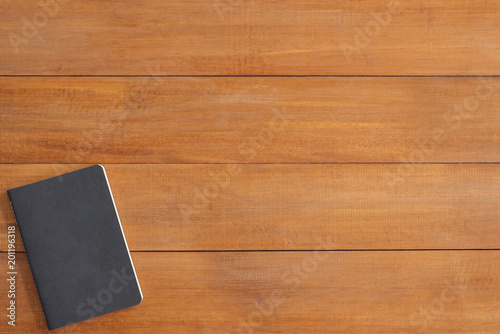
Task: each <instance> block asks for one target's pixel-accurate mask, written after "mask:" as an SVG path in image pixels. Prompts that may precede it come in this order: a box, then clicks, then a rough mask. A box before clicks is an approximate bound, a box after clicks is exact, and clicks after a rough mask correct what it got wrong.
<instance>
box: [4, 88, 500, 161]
mask: <svg viewBox="0 0 500 334" xmlns="http://www.w3.org/2000/svg"><path fill="white" fill-rule="evenodd" d="M0 87H1V88H0V105H1V106H2V112H1V113H0V152H1V153H2V154H0V162H1V163H184V162H187V163H213V162H215V163H219V162H238V163H292V162H293V163H302V162H304V163H315V162H321V163H327V162H328V163H331V162H398V163H399V162H411V163H414V162H500V145H499V136H498V133H499V132H500V113H498V112H497V110H498V108H499V107H500V95H499V94H498V92H499V91H500V78H0Z"/></svg>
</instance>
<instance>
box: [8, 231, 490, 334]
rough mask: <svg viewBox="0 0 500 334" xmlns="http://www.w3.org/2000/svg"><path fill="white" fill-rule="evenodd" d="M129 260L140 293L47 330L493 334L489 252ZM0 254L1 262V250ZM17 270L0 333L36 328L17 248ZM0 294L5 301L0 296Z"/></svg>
mask: <svg viewBox="0 0 500 334" xmlns="http://www.w3.org/2000/svg"><path fill="white" fill-rule="evenodd" d="M324 241H326V238H325V239H324ZM318 247H319V248H321V247H322V246H320V245H319V246H318ZM132 257H133V260H134V263H135V266H136V270H137V275H138V277H139V281H140V284H141V288H142V291H143V294H144V300H143V302H142V303H141V304H140V305H138V306H135V307H132V308H129V309H126V310H122V311H118V312H115V313H111V314H107V315H104V316H101V317H98V318H94V319H91V320H87V321H85V322H83V323H79V324H75V325H71V326H68V327H66V328H61V329H59V330H57V331H55V332H54V333H96V334H97V333H111V332H113V333H131V332H134V333H151V332H168V333H202V334H228V333H370V334H371V333H383V334H391V333H394V334H409V333H421V332H424V333H438V334H444V333H447V334H451V333H464V334H466V333H471V334H472V333H477V334H479V333H498V332H499V331H500V321H499V314H498V309H499V307H500V300H499V298H498V296H499V295H500V252H499V251H431V252H421V251H420V252H318V253H315V252H271V253H269V252H248V253H239V252H237V253H234V252H230V253H133V254H132ZM0 259H2V263H6V262H7V259H6V254H1V255H0ZM17 268H18V269H17V270H18V274H17V277H16V278H17V282H16V304H17V310H16V311H17V320H16V327H12V328H11V326H8V325H7V321H5V319H4V321H2V322H1V325H0V326H1V328H2V332H4V333H7V332H8V333H23V334H24V333H27V332H28V331H29V332H30V333H33V334H35V333H46V332H48V331H47V327H46V324H45V320H44V317H43V312H42V309H41V305H40V302H39V300H38V297H37V294H36V290H35V286H34V283H33V278H32V276H31V273H30V270H29V267H28V264H27V261H26V259H25V254H24V253H21V254H17ZM0 290H1V291H4V292H6V291H8V286H7V280H5V279H3V280H0ZM96 294H97V292H96ZM1 298H2V305H7V303H8V301H7V293H2V297H1ZM270 301H272V303H273V304H272V306H270V304H269V302H270ZM259 310H262V311H259ZM5 312H6V311H5V309H4V313H5Z"/></svg>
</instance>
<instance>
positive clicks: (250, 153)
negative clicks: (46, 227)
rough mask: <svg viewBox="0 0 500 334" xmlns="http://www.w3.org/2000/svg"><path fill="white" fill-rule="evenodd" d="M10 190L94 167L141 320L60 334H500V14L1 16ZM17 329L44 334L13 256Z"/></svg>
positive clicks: (100, 5)
mask: <svg viewBox="0 0 500 334" xmlns="http://www.w3.org/2000/svg"><path fill="white" fill-rule="evenodd" d="M0 27H1V29H0V31H1V32H2V33H1V34H0V40H1V43H0V75H1V77H0V153H1V154H0V186H1V188H2V191H1V192H0V199H1V200H0V225H1V231H2V232H1V235H2V238H1V239H0V250H1V252H2V253H1V254H0V258H2V261H1V263H2V266H1V267H2V268H3V269H2V270H4V271H5V274H4V275H2V277H5V275H6V272H7V254H6V251H7V226H12V225H15V220H14V217H13V214H12V212H11V210H10V207H9V202H8V198H7V194H6V190H7V189H10V188H12V187H16V186H20V185H23V184H26V183H29V182H33V181H37V180H41V179H44V178H46V177H51V176H55V175H58V174H62V173H65V172H69V171H72V170H76V169H79V168H81V167H84V166H88V165H91V164H96V163H100V164H103V165H104V166H105V167H106V169H107V172H108V176H109V181H110V184H111V187H112V190H113V192H114V196H115V201H116V205H117V207H118V211H119V213H120V215H121V220H122V223H123V229H124V231H125V234H126V237H127V240H128V244H129V247H130V250H131V251H132V257H133V260H134V262H135V266H136V270H137V274H138V277H139V281H140V283H141V286H142V290H143V293H144V301H143V302H142V304H140V305H139V306H136V307H133V308H130V309H126V310H123V311H119V312H116V313H112V314H108V315H105V316H102V317H99V318H95V319H92V320H88V321H85V322H83V323H79V324H75V325H71V326H68V327H65V328H61V329H59V330H56V331H54V333H150V332H151V333H200V334H226V333H384V334H385V333H389V334H391V333H394V334H401V333H485V334H486V333H488V334H490V333H500V247H499V246H500V239H499V237H500V224H499V219H500V167H499V165H498V163H499V162H500V112H499V106H500V94H499V93H500V77H499V75H500V2H498V1H484V0H467V1H438V0H431V1H424V0H418V1H417V0H414V1H406V0H400V1H399V2H398V1H395V0H388V1H319V0H316V1H269V0H268V1H264V0H250V1H243V0H208V1H207V0H187V1H157V0H146V1H132V0H125V1H103V0H95V1H80V0H79V1H77V0H73V1H67V0H64V1H63V0H58V2H54V1H52V2H47V3H46V4H43V3H40V4H39V2H38V0H25V1H16V0H4V1H2V2H1V3H0ZM18 240H19V243H18V245H17V246H18V251H19V252H18V253H17V270H18V280H17V285H16V301H17V321H16V324H17V325H16V327H12V326H8V325H7V319H6V317H5V315H6V314H7V311H6V307H7V306H8V304H7V303H8V301H7V291H8V284H7V281H6V280H5V279H2V280H0V294H1V296H2V297H1V298H0V300H2V304H1V307H2V309H3V310H4V311H2V314H1V316H2V318H3V320H2V321H1V325H0V326H1V327H0V328H1V329H0V332H2V333H45V332H47V327H46V324H45V320H44V317H43V312H42V308H41V305H40V302H39V300H38V297H37V293H36V289H35V286H34V282H33V278H32V276H31V273H30V270H29V266H28V263H27V260H26V257H25V254H24V252H23V251H22V250H23V249H22V246H21V243H20V239H19V238H18Z"/></svg>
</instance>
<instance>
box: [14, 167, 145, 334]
mask: <svg viewBox="0 0 500 334" xmlns="http://www.w3.org/2000/svg"><path fill="white" fill-rule="evenodd" d="M8 194H9V197H10V201H11V204H12V208H13V210H14V214H15V216H16V220H17V225H18V226H19V232H20V233H21V238H22V241H23V244H24V248H25V249H26V255H27V256H28V260H29V264H30V267H31V271H32V273H33V277H34V279H35V284H36V288H37V290H38V295H39V297H40V301H41V304H42V308H43V312H44V314H45V319H46V320H47V325H48V327H49V329H55V328H59V327H62V326H66V325H70V324H73V323H76V322H79V321H83V320H86V319H90V318H93V317H97V316H100V315H103V314H106V313H109V312H113V311H117V310H121V309H124V308H126V307H130V306H134V305H137V304H139V303H140V302H141V301H142V292H141V289H140V286H139V282H138V280H137V275H136V273H135V269H134V265H133V263H132V258H131V257H130V252H129V250H128V246H127V243H126V241H125V236H124V234H123V230H122V226H121V223H120V219H119V217H118V213H117V211H116V206H115V203H114V200H113V196H112V194H111V189H110V187H109V183H108V179H107V177H106V172H105V170H104V168H103V167H102V166H100V165H95V166H91V167H88V168H84V169H81V170H78V171H75V172H71V173H68V174H64V175H61V176H57V177H54V178H50V179H47V180H44V181H40V182H36V183H32V184H29V185H26V186H22V187H19V188H15V189H12V190H9V191H8Z"/></svg>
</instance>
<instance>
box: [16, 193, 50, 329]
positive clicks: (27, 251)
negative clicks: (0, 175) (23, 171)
mask: <svg viewBox="0 0 500 334" xmlns="http://www.w3.org/2000/svg"><path fill="white" fill-rule="evenodd" d="M7 194H8V195H9V203H10V207H11V208H12V212H13V213H14V219H15V220H16V224H17V228H18V229H19V235H20V236H21V242H22V243H23V246H24V250H25V252H26V258H27V259H28V267H29V268H30V272H31V276H32V277H33V281H34V282H35V288H36V292H37V294H38V297H39V299H40V290H39V289H38V284H37V283H36V278H35V275H34V273H33V269H32V267H31V263H30V256H29V254H30V252H29V248H28V247H27V246H26V244H25V243H24V240H23V232H22V231H21V229H22V228H21V224H19V220H18V218H17V216H16V210H15V209H14V205H13V204H12V198H11V196H10V192H9V191H7ZM40 304H42V311H43V317H44V318H45V322H46V323H47V326H48V327H49V330H50V329H51V326H49V325H48V323H49V322H48V320H47V316H46V314H45V308H44V307H43V303H42V302H41V299H40Z"/></svg>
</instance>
